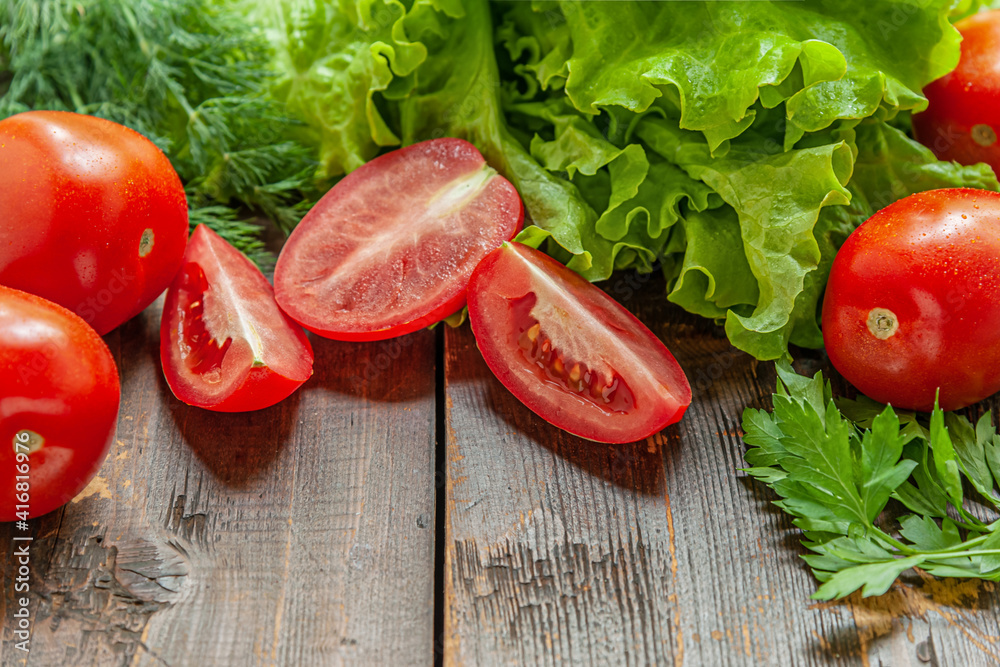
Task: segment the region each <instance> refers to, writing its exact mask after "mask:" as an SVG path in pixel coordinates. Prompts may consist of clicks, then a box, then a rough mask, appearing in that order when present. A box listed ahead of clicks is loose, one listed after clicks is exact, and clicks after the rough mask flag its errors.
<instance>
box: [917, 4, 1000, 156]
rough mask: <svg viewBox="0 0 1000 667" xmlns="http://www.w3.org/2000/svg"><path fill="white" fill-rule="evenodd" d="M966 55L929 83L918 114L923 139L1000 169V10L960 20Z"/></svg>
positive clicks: (938, 151) (943, 152)
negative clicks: (925, 101)
mask: <svg viewBox="0 0 1000 667" xmlns="http://www.w3.org/2000/svg"><path fill="white" fill-rule="evenodd" d="M955 27H956V28H958V30H959V32H961V33H962V56H961V59H960V60H959V63H958V66H957V67H956V68H955V70H954V71H952V72H951V73H949V74H946V75H945V76H943V77H941V78H940V79H938V80H936V81H933V82H932V83H931V84H930V85H928V86H927V87H926V88H925V89H924V95H925V96H926V97H927V101H928V106H927V110H926V111H924V112H922V113H919V114H916V115H914V116H913V131H914V134H915V135H916V137H917V139H918V141H920V142H921V143H923V144H924V145H926V146H928V147H929V148H930V149H931V150H933V151H934V154H935V155H937V157H938V158H939V159H941V160H955V161H956V162H960V163H961V164H976V163H978V162H985V163H987V164H988V165H990V166H991V167H993V171H994V172H996V173H997V174H998V175H1000V141H998V137H1000V10H993V11H988V12H982V13H979V14H973V15H972V16H970V17H968V18H966V19H963V20H962V21H959V22H958V23H956V24H955Z"/></svg>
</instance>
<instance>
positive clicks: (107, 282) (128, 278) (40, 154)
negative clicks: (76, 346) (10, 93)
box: [0, 111, 188, 334]
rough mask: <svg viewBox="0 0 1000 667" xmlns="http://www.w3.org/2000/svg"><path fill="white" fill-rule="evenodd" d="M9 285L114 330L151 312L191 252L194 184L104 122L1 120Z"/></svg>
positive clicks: (0, 280)
mask: <svg viewBox="0 0 1000 667" xmlns="http://www.w3.org/2000/svg"><path fill="white" fill-rule="evenodd" d="M0 211H3V214H2V215H0V218H2V219H0V284H3V285H8V286H10V287H15V288H17V289H21V290H24V291H26V292H31V293H32V294H38V295H39V296H42V297H45V298H46V299H49V300H51V301H55V302H56V303H58V304H60V305H62V306H65V307H66V308H69V309H70V310H72V311H74V312H75V313H76V314H77V315H79V316H81V317H82V318H83V319H84V320H86V321H87V323H88V324H90V325H91V326H93V327H94V328H95V329H96V330H97V332H98V333H100V334H105V333H107V332H109V331H111V330H112V329H114V328H115V327H117V326H118V325H119V324H121V323H122V322H124V321H126V320H128V319H129V318H131V317H133V316H134V315H136V314H138V313H139V312H140V311H142V310H143V309H144V308H145V307H146V306H148V305H149V304H150V303H152V302H153V300H154V299H155V298H156V297H157V296H159V294H160V293H161V292H162V291H163V290H164V289H165V288H166V287H167V285H168V284H169V283H170V281H171V280H172V279H173V277H174V274H176V273H177V269H178V267H179V266H180V262H181V256H182V255H183V254H184V243H185V242H186V241H187V233H188V219H187V204H186V200H185V197H184V188H183V187H182V186H181V182H180V179H179V178H178V177H177V173H176V172H175V171H174V169H173V167H172V166H171V165H170V161H169V160H167V158H166V156H164V155H163V153H161V152H160V151H159V149H157V148H156V146H154V145H153V144H152V142H150V141H149V140H148V139H146V138H145V137H143V136H142V135H140V134H139V133H138V132H134V131H132V130H130V129H129V128H127V127H124V126H122V125H118V124H117V123H112V122H111V121H108V120H103V119H101V118H94V117H92V116H82V115H79V114H75V113H69V112H65V111H29V112H26V113H21V114H17V115H15V116H11V117H9V118H6V119H4V120H2V121H0Z"/></svg>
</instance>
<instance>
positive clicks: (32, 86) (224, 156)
mask: <svg viewBox="0 0 1000 667" xmlns="http://www.w3.org/2000/svg"><path fill="white" fill-rule="evenodd" d="M271 58H272V51H271V47H270V44H269V42H268V40H267V39H266V38H265V37H264V35H263V32H262V31H261V30H260V29H259V28H257V27H255V26H253V25H251V24H249V23H248V22H247V19H246V18H245V15H244V12H243V11H241V10H240V8H239V6H238V5H237V4H235V3H228V2H211V3H209V2H204V1H199V0H73V1H69V0H10V2H6V3H3V4H2V6H0V92H3V97H2V98H0V117H6V116H8V115H11V114H14V113H18V112H20V111H26V110H29V109H56V110H65V111H75V112H78V113H85V114H91V115H95V116H101V117H104V118H108V119H110V120H113V121H115V122H118V123H121V124H123V125H126V126H128V127H131V128H133V129H135V130H136V131H138V132H140V133H142V134H143V135H145V136H147V137H148V138H149V139H151V140H152V141H153V142H154V143H155V144H156V145H157V146H159V147H160V149H161V150H163V151H164V152H165V153H166V155H167V156H168V157H169V158H170V160H171V162H172V163H173V165H174V168H175V169H176V170H177V173H178V175H179V176H180V177H181V180H182V181H183V182H184V184H185V188H186V190H187V195H188V202H189V206H190V208H191V222H192V225H194V224H196V223H199V222H204V223H206V224H208V225H209V226H210V227H212V228H213V229H214V230H215V231H217V232H219V233H220V234H221V235H222V236H224V237H225V238H226V239H227V240H229V241H230V242H232V243H234V245H236V247H238V248H239V249H240V250H242V251H244V252H245V253H247V254H248V255H250V256H251V258H252V259H254V260H256V261H257V262H258V263H264V264H267V263H268V262H269V261H270V260H273V257H270V255H269V253H267V252H266V251H265V250H264V248H263V243H262V242H261V240H260V232H261V229H260V227H259V226H256V225H252V224H249V223H247V222H245V221H244V219H245V218H247V217H248V215H249V214H250V213H259V214H262V215H263V216H265V217H267V218H270V219H271V220H273V221H274V222H275V223H277V225H278V226H279V227H280V228H281V229H283V230H285V231H288V230H290V229H291V228H292V227H294V225H295V224H296V223H297V222H298V220H299V219H300V218H301V217H302V215H303V214H304V212H305V211H306V210H308V208H309V206H310V205H311V204H312V203H313V202H314V201H315V199H316V198H317V197H318V194H319V192H318V190H317V186H316V184H315V183H314V182H313V174H314V173H315V167H316V161H315V156H314V148H313V147H312V146H311V145H310V144H308V143H307V142H304V141H302V140H301V139H300V135H301V133H302V131H303V126H302V125H301V123H299V122H297V121H294V120H292V119H290V118H289V117H288V116H287V114H286V113H285V111H284V107H283V105H281V104H280V103H279V102H277V101H276V100H274V99H273V98H272V97H271V96H270V94H269V89H270V86H271V83H272V80H273V71H272V69H271Z"/></svg>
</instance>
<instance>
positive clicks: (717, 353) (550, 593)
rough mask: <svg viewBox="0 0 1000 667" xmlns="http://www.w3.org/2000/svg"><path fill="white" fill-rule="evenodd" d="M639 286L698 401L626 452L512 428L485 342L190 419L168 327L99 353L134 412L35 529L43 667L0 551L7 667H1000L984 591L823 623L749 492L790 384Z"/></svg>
mask: <svg viewBox="0 0 1000 667" xmlns="http://www.w3.org/2000/svg"><path fill="white" fill-rule="evenodd" d="M640 282H646V283H647V284H645V285H643V286H642V289H639V290H633V289H632V288H631V287H629V288H622V289H618V291H615V290H614V288H612V292H613V293H614V295H615V296H616V297H618V298H619V299H621V300H622V301H623V302H624V303H625V305H626V306H628V307H629V308H630V309H632V310H633V311H634V312H636V313H637V314H638V315H639V317H640V318H641V319H642V320H643V321H645V322H646V323H647V324H649V325H650V326H651V327H652V328H653V329H654V331H656V333H657V334H659V335H660V336H662V337H663V338H664V340H666V341H667V343H668V345H669V346H670V348H671V349H672V350H673V351H674V353H675V354H676V356H677V358H678V360H679V361H680V362H681V364H682V365H683V366H684V368H685V370H686V371H687V373H688V376H689V378H690V379H691V382H692V385H693V387H694V393H695V400H694V402H693V404H692V406H691V408H690V409H689V411H688V414H687V416H686V417H685V418H684V420H683V421H682V422H681V423H680V424H678V425H676V426H673V427H670V428H668V429H667V430H666V431H664V432H663V433H661V434H659V435H658V436H656V437H654V438H651V439H650V440H648V441H646V442H641V443H634V444H630V445H623V446H608V445H598V444H594V443H591V442H587V441H583V440H581V439H579V438H575V437H573V436H569V435H567V434H565V433H562V432H560V431H558V430H556V429H554V428H553V427H551V426H549V425H548V424H546V423H544V422H543V421H541V420H540V419H539V418H537V417H536V416H534V415H533V414H532V413H531V412H529V411H528V410H527V409H526V408H524V407H523V406H521V405H520V403H518V402H517V401H516V400H515V399H514V398H513V397H512V396H511V395H510V394H509V393H508V392H507V391H506V390H505V389H504V388H503V387H502V386H501V385H500V384H499V383H498V382H497V381H496V379H495V378H493V376H492V375H491V374H490V372H489V370H488V369H487V368H486V366H485V364H484V363H483V361H482V359H481V357H480V356H479V353H478V351H477V350H476V347H475V340H474V338H473V337H472V334H471V331H470V330H469V328H468V326H466V327H463V328H460V329H457V330H448V331H434V332H429V331H423V332H420V333H418V334H413V335H411V336H408V337H406V338H404V339H400V340H399V341H396V342H393V341H389V342H385V343H368V344H362V343H354V344H349V343H337V342H333V341H326V340H322V339H319V338H315V337H313V338H312V341H313V344H314V347H315V351H316V375H315V377H313V378H312V379H311V380H310V381H309V382H308V383H307V384H306V385H305V386H304V387H303V389H302V390H301V391H300V392H298V393H296V394H295V395H293V396H292V397H291V398H290V399H288V400H287V401H285V402H283V403H281V404H279V405H278V406H275V407H274V408H271V409H269V410H264V411H261V412H258V413H251V414H243V415H220V414H215V413H210V412H206V411H202V410H198V409H195V408H190V407H187V406H184V405H183V404H181V403H180V402H179V401H177V400H176V399H175V398H173V396H172V395H171V394H170V391H169V389H168V388H167V387H166V385H165V383H164V381H163V379H162V375H161V373H160V368H159V362H158V350H157V345H158V343H157V341H158V337H157V327H158V311H159V308H158V305H154V306H153V307H151V308H150V309H149V310H147V311H146V313H144V314H143V315H141V316H140V317H139V318H136V319H135V320H133V321H132V322H130V323H128V324H126V325H125V326H124V327H122V328H121V329H120V330H118V331H117V332H115V333H112V334H110V335H109V336H108V337H107V340H108V342H109V345H110V347H111V349H112V351H113V352H114V354H115V357H116V359H117V360H118V362H119V366H120V372H121V375H122V386H123V402H122V409H121V417H120V421H119V430H118V435H117V438H116V443H115V445H114V446H113V448H112V451H111V452H110V454H109V456H108V459H107V461H106V462H105V464H104V466H103V467H102V469H101V472H100V474H99V476H98V478H97V479H96V480H95V482H94V483H93V484H91V485H90V486H89V487H88V488H87V490H86V491H85V492H84V493H83V494H81V496H80V497H78V498H77V499H76V500H75V501H74V502H72V503H70V504H69V505H68V506H66V508H64V509H63V510H61V511H58V512H54V513H52V514H51V515H48V516H45V517H41V518H39V519H35V520H32V522H31V531H30V534H31V535H32V536H34V538H35V541H34V542H33V543H32V551H31V556H32V564H31V586H32V592H31V606H30V609H31V613H32V627H33V636H32V640H31V651H30V653H28V654H27V655H25V654H23V653H22V652H20V651H16V650H15V649H14V647H13V641H12V640H13V635H12V630H13V627H14V626H13V622H12V621H13V619H12V618H11V614H12V613H13V610H14V608H15V602H14V598H15V594H14V590H13V581H12V577H13V575H14V572H15V566H14V564H13V559H12V558H11V554H12V549H13V547H12V546H8V547H7V549H8V551H7V559H6V561H5V563H4V568H3V570H2V572H3V581H2V582H0V585H2V586H3V595H2V596H0V601H2V604H3V608H2V609H0V612H2V613H3V618H4V632H3V644H2V651H3V653H2V663H3V664H4V665H8V664H9V665H20V664H27V665H198V666H201V665H236V666H240V667H242V666H244V665H295V666H298V665H339V664H352V665H368V664H379V665H410V664H413V665H421V664H431V663H433V662H435V661H443V662H444V663H445V664H448V665H468V666H472V665H518V664H523V665H535V664H539V665H556V664H594V665H644V664H660V665H690V666H705V667H715V666H717V665H814V666H826V665H886V666H888V665H891V666H893V667H896V666H905V665H912V666H923V665H948V666H955V667H965V666H978V665H997V664H1000V623H998V617H1000V614H998V612H997V609H998V608H1000V592H998V591H997V590H996V588H995V586H994V585H993V584H991V583H980V582H959V583H955V582H941V581H935V580H928V581H923V580H921V579H920V578H919V577H914V578H911V579H910V580H907V581H906V582H903V583H899V584H897V585H896V586H894V588H893V589H892V590H891V591H890V592H889V593H888V594H887V595H885V596H882V597H880V598H872V599H868V600H862V599H861V598H859V597H856V596H855V597H852V598H850V599H848V600H847V601H844V602H838V603H823V604H817V603H814V602H812V601H811V600H810V599H809V596H810V595H811V593H812V592H813V591H814V590H815V586H816V582H815V581H814V579H813V578H812V575H811V574H810V573H809V572H808V570H807V569H806V567H805V566H804V564H803V563H802V561H801V560H800V559H799V555H800V554H801V553H802V550H801V547H799V546H798V534H797V532H796V530H795V529H794V527H793V526H792V525H791V523H790V522H789V521H788V519H787V518H786V517H785V516H784V515H783V514H781V513H780V512H779V511H778V510H777V509H776V508H774V507H773V505H771V504H770V503H771V501H772V500H774V497H773V496H772V495H771V494H770V493H769V492H768V491H767V489H766V488H764V487H763V486H761V485H760V484H758V483H756V482H753V481H751V480H749V479H748V478H747V477H746V476H744V475H742V474H741V473H739V472H738V468H740V467H741V465H742V459H741V456H742V451H743V445H742V443H741V440H740V430H739V423H740V415H741V413H742V410H743V408H744V407H747V406H757V407H759V406H762V405H766V403H767V400H768V397H769V395H770V393H771V391H772V389H773V384H774V371H773V366H772V365H771V364H769V363H762V362H756V361H754V360H752V359H751V358H749V357H748V356H746V355H744V354H742V353H739V352H737V351H736V350H734V349H732V348H731V347H730V346H729V345H728V342H727V341H726V340H725V338H724V337H723V336H721V333H720V332H719V331H718V330H716V329H715V328H713V327H712V326H711V325H710V323H706V322H703V321H701V320H698V319H697V318H694V317H691V316H689V315H686V314H684V313H683V312H681V311H680V310H678V309H676V308H673V307H671V306H669V305H668V304H666V302H665V300H664V298H663V291H662V290H663V285H662V284H661V283H658V282H657V281H655V280H653V281H648V282H647V281H640ZM611 284H612V286H614V285H615V284H616V283H614V282H612V283H611ZM618 285H619V286H620V285H621V283H618ZM442 362H443V368H442V367H441V365H440V364H441V363H442ZM14 534H15V531H14V530H13V528H12V527H11V526H8V525H4V526H2V527H0V540H3V541H4V543H5V544H7V545H12V544H13V543H12V540H11V538H12V536H13V535H14ZM17 534H20V533H17Z"/></svg>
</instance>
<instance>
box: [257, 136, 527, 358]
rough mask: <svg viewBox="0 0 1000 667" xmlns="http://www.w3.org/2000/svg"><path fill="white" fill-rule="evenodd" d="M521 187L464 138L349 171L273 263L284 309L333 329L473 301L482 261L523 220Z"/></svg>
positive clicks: (415, 321) (403, 322) (387, 324)
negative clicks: (469, 294)
mask: <svg viewBox="0 0 1000 667" xmlns="http://www.w3.org/2000/svg"><path fill="white" fill-rule="evenodd" d="M523 220H524V209H523V207H522V205H521V198H520V196H518V194H517V190H515V189H514V186H513V185H511V184H510V182H509V181H507V179H505V178H503V177H502V176H500V175H499V174H497V172H496V171H495V170H493V169H492V168H490V166H489V165H487V164H486V161H485V160H484V159H483V156H482V155H481V154H480V153H479V151H477V150H476V148H475V147H474V146H473V145H472V144H470V143H469V142H467V141H463V140H462V139H450V138H448V139H434V140H431V141H425V142H423V143H419V144H414V145H412V146H408V147H406V148H401V149H399V150H397V151H393V152H391V153H387V154H385V155H383V156H381V157H378V158H376V159H374V160H372V161H371V162H369V163H368V164H366V165H364V166H362V167H360V168H359V169H357V170H355V171H353V172H351V174H349V175H348V176H347V177H345V178H344V179H343V180H342V181H340V182H339V183H338V184H337V185H336V186H335V187H334V188H333V189H332V190H330V192H328V193H327V194H326V195H325V196H324V197H323V199H321V200H320V201H319V203H318V204H316V206H314V207H313V209H312V210H311V211H309V213H308V214H307V215H306V216H305V217H304V218H303V219H302V222H301V223H299V225H298V227H296V228H295V231H294V232H292V234H291V236H289V238H288V241H287V242H286V243H285V247H284V248H283V249H282V251H281V256H280V257H279V258H278V265H277V267H276V269H275V272H274V293H275V297H276V298H277V300H278V303H279V304H280V305H281V308H282V309H283V310H284V311H285V312H286V313H288V314H289V315H291V316H292V318H293V319H294V320H295V321H296V322H298V323H299V324H301V325H302V326H304V327H305V328H306V329H309V330H310V331H314V332H316V333H318V334H319V335H321V336H326V337H328V338H334V339H337V340H381V339H384V338H393V337H395V336H401V335H403V334H406V333H410V332H411V331H416V330H417V329H422V328H423V327H426V326H428V325H430V324H433V323H434V322H437V321H438V320H441V319H443V318H445V317H447V316H449V315H451V314H452V313H454V312H456V311H458V310H460V309H461V308H462V306H464V305H465V289H466V286H467V285H468V283H469V276H471V275H472V270H473V269H474V268H475V267H476V265H477V264H478V263H479V261H480V260H481V259H482V258H483V257H485V256H486V255H487V254H488V253H489V252H490V251H491V250H493V249H495V248H496V247H498V246H499V245H500V244H501V243H502V242H503V241H506V240H508V239H511V238H513V237H514V235H515V234H517V232H518V231H519V230H520V229H521V224H522V222H523Z"/></svg>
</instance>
